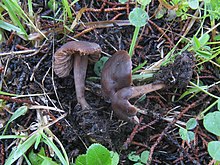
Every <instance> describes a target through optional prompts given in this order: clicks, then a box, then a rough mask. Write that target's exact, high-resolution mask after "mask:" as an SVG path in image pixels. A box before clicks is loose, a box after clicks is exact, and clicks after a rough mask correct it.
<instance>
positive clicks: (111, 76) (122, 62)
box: [101, 50, 132, 101]
mask: <svg viewBox="0 0 220 165" xmlns="http://www.w3.org/2000/svg"><path fill="white" fill-rule="evenodd" d="M131 69H132V62H131V58H130V56H129V55H128V53H127V52H126V51H124V50H121V51H117V52H116V53H115V54H113V55H112V56H111V57H110V58H109V59H108V61H107V62H106V63H105V65H104V67H103V69H102V73H101V87H102V94H103V96H104V98H105V99H106V100H109V101H111V98H112V96H113V95H114V94H115V93H116V92H117V91H118V90H120V89H122V88H124V87H128V86H130V85H131V83H132V78H131Z"/></svg>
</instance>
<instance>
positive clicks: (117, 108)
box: [101, 51, 193, 123]
mask: <svg viewBox="0 0 220 165" xmlns="http://www.w3.org/2000/svg"><path fill="white" fill-rule="evenodd" d="M178 57H179V58H176V60H175V61H174V65H172V64H171V65H169V66H168V67H169V72H168V74H166V78H165V79H164V76H165V73H166V72H167V68H168V67H167V68H164V70H161V71H160V72H159V73H158V74H159V76H158V75H157V76H156V77H157V78H158V79H157V80H156V81H155V82H154V83H150V84H146V85H142V86H131V84H132V73H131V71H132V62H131V58H130V56H129V55H128V53H127V52H126V51H118V52H116V53H115V54H113V55H112V56H111V57H110V58H109V59H108V61H107V62H106V63H105V65H104V67H103V70H102V74H101V88H102V93H103V95H104V98H105V99H107V100H108V101H110V102H111V106H112V109H113V110H114V112H115V113H116V115H117V116H118V117H119V118H120V119H122V120H125V121H129V122H132V123H139V120H138V118H137V116H136V114H137V112H138V108H137V107H135V106H134V105H132V104H131V103H130V102H129V99H131V98H134V97H137V96H141V95H143V94H146V93H149V92H152V91H156V90H159V89H162V88H165V87H171V86H173V85H177V87H181V85H182V87H184V86H186V85H187V83H188V81H189V80H190V79H191V77H192V73H193V70H192V66H193V57H192V56H191V54H190V53H183V54H182V55H181V56H178ZM178 61H180V62H178ZM177 68H179V69H177ZM160 75H162V76H160ZM183 75H187V76H183ZM174 76H175V80H172V78H173V77H174ZM170 80H172V81H170ZM171 82H172V83H171Z"/></svg>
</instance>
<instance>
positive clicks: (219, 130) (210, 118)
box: [203, 111, 220, 136]
mask: <svg viewBox="0 0 220 165" xmlns="http://www.w3.org/2000/svg"><path fill="white" fill-rule="evenodd" d="M219 119H220V111H216V112H211V113H208V114H207V115H206V116H205V117H204V120H203V125H204V127H205V129H206V130H207V131H209V132H211V133H213V134H215V135H216V136H220V120H219Z"/></svg>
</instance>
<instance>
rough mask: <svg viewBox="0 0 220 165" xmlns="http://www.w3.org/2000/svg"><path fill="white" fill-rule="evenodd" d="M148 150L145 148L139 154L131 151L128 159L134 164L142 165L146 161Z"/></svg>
mask: <svg viewBox="0 0 220 165" xmlns="http://www.w3.org/2000/svg"><path fill="white" fill-rule="evenodd" d="M149 154H150V152H149V151H147V150H145V151H143V152H142V153H141V154H136V152H135V151H132V152H131V153H130V154H129V155H128V159H129V160H130V161H132V162H134V165H144V164H146V163H147V160H148V157H149Z"/></svg>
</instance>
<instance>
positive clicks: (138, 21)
mask: <svg viewBox="0 0 220 165" xmlns="http://www.w3.org/2000/svg"><path fill="white" fill-rule="evenodd" d="M148 19H149V16H148V14H147V12H146V11H145V10H143V9H141V8H139V7H136V8H134V9H133V10H132V11H131V12H130V14H129V21H130V22H131V24H132V25H134V26H135V27H142V26H144V25H146V24H147V21H148Z"/></svg>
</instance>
